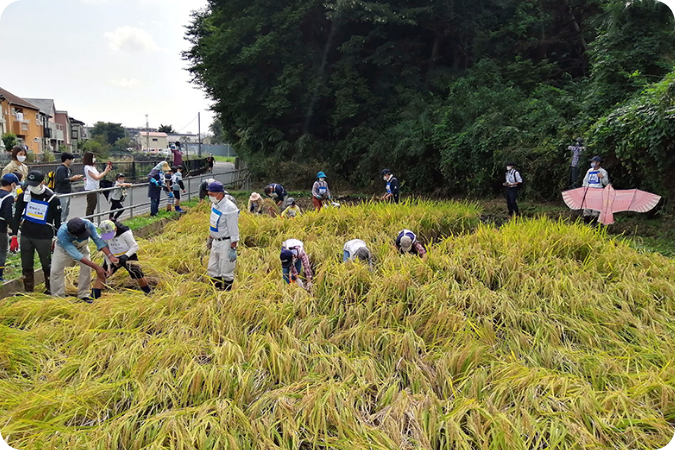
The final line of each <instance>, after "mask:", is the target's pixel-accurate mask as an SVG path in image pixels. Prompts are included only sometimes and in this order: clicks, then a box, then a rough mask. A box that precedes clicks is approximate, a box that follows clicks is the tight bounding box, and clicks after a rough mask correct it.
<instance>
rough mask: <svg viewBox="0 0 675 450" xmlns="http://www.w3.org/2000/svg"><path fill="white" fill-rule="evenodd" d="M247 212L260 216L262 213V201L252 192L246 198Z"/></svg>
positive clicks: (258, 195)
mask: <svg viewBox="0 0 675 450" xmlns="http://www.w3.org/2000/svg"><path fill="white" fill-rule="evenodd" d="M248 212H250V213H251V214H262V212H263V201H262V197H260V194H258V193H257V192H254V193H252V194H251V196H250V197H249V198H248Z"/></svg>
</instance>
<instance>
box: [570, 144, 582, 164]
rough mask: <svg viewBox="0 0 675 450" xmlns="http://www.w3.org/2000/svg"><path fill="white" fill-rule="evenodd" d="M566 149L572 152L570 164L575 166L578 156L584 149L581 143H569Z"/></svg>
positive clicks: (577, 162)
mask: <svg viewBox="0 0 675 450" xmlns="http://www.w3.org/2000/svg"><path fill="white" fill-rule="evenodd" d="M567 149H568V150H569V151H571V152H572V163H571V164H570V166H571V167H576V166H577V165H578V164H579V157H580V156H581V154H582V153H583V152H584V150H586V149H585V148H584V147H583V146H581V145H570V146H569V147H567Z"/></svg>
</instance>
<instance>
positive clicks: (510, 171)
mask: <svg viewBox="0 0 675 450" xmlns="http://www.w3.org/2000/svg"><path fill="white" fill-rule="evenodd" d="M521 184H523V178H522V177H521V176H520V173H519V172H518V171H517V170H516V164H515V163H512V162H510V163H507V164H506V182H505V183H504V186H505V187H506V207H507V208H508V209H509V216H513V215H514V214H515V215H520V210H519V209H518V203H516V199H517V198H518V190H519V189H520V185H521Z"/></svg>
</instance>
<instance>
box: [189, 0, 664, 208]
mask: <svg viewBox="0 0 675 450" xmlns="http://www.w3.org/2000/svg"><path fill="white" fill-rule="evenodd" d="M674 36H675V35H674V33H673V16H672V14H671V13H670V11H669V9H668V8H667V7H666V6H665V5H663V4H661V3H660V2H658V1H655V0H639V1H638V0H636V1H632V2H629V3H626V2H625V1H624V0H620V1H619V0H616V1H615V0H558V1H549V0H483V1H481V2H476V1H475V0H453V1H447V0H443V1H441V0H386V1H384V0H382V1H362V0H349V1H346V0H329V1H325V0H322V1H319V0H302V1H301V0H276V1H269V0H246V1H243V0H209V2H208V7H207V8H206V9H205V10H203V11H200V12H195V13H194V14H193V18H192V21H191V24H190V26H189V27H188V29H187V32H186V38H187V39H188V40H189V42H190V44H191V47H190V49H189V50H188V51H187V52H185V53H184V57H185V59H186V60H188V61H189V64H190V68H189V70H190V72H191V73H192V75H193V77H194V82H195V83H197V84H198V85H199V86H201V87H202V88H203V89H204V90H205V91H206V92H207V94H208V95H209V96H210V97H211V98H212V99H213V100H214V102H215V104H214V110H215V111H216V113H217V114H218V118H219V120H220V122H221V124H222V130H223V136H224V137H225V138H226V139H227V140H228V141H230V142H231V143H232V144H234V145H236V147H237V149H238V152H239V154H240V155H241V156H243V157H244V158H245V159H247V160H248V161H249V163H250V167H251V168H252V169H253V170H254V171H256V172H257V173H258V174H259V175H266V174H271V173H275V174H277V176H276V178H275V179H276V180H279V175H278V174H279V172H280V170H279V168H282V170H281V172H282V173H284V170H283V169H286V170H285V173H287V174H289V175H296V174H298V173H302V168H303V166H306V167H307V170H306V171H304V172H306V173H305V175H304V176H305V177H307V178H310V179H311V178H312V177H313V175H314V174H313V173H312V170H310V169H311V168H313V167H316V166H317V164H322V167H324V168H326V170H329V171H330V172H331V173H332V174H334V175H338V176H342V177H347V178H349V179H350V180H351V181H352V182H353V183H354V184H355V185H361V186H364V185H367V184H369V183H371V180H375V181H377V177H376V175H377V174H378V172H379V169H381V168H383V167H388V168H390V169H392V170H394V171H396V172H397V173H398V174H399V175H400V176H401V178H402V179H403V180H405V181H406V185H407V186H406V187H407V188H408V189H414V190H419V191H429V190H434V189H440V190H442V191H444V192H458V193H475V194H483V193H488V192H492V191H493V190H494V189H496V188H497V187H498V186H499V185H500V183H501V181H500V179H499V177H500V171H502V170H503V164H504V162H505V161H506V159H515V160H516V161H517V162H519V163H520V165H521V166H522V169H523V172H524V173H527V174H528V186H529V187H530V191H531V192H532V193H537V194H538V195H541V196H545V197H551V196H553V195H555V193H556V192H557V191H558V189H559V187H561V186H562V185H563V183H564V180H565V171H566V170H567V163H566V158H567V155H566V148H567V146H568V145H569V144H570V143H571V140H572V139H573V138H575V137H577V136H579V135H587V137H588V141H590V142H589V143H590V149H591V151H594V152H597V153H601V154H604V155H605V156H608V157H609V158H608V159H609V161H610V167H609V168H610V169H614V170H615V172H616V173H617V174H619V175H620V177H619V178H618V179H617V180H616V183H618V186H622V183H624V184H629V183H638V184H639V177H637V176H636V174H637V172H635V170H636V169H635V166H634V165H633V164H632V163H628V162H626V160H624V159H621V158H618V157H614V156H615V154H616V151H617V145H616V143H612V142H610V141H608V140H607V139H606V138H605V137H602V133H600V131H598V130H604V129H605V128H602V127H601V126H600V125H596V122H598V121H603V120H604V122H603V123H606V122H607V119H603V117H604V116H605V115H606V114H615V115H616V114H619V113H620V111H615V108H617V107H618V106H619V105H621V104H624V103H630V104H637V103H640V100H635V97H640V96H642V95H647V96H649V97H650V98H653V97H654V96H655V95H658V93H654V92H652V91H649V92H647V90H649V89H650V85H651V84H652V83H656V82H659V81H660V80H662V79H663V78H664V77H665V76H666V75H667V74H668V73H669V72H670V71H671V70H672V66H673V63H672V59H671V56H670V54H671V50H670V49H671V48H672V45H673V44H674V43H675V38H674ZM631 102H633V103H631ZM663 120H666V119H663ZM654 130H656V131H648V133H653V135H652V140H651V141H649V143H650V144H649V145H660V144H658V143H657V142H656V141H658V139H657V138H656V137H655V136H658V135H659V133H661V132H660V131H658V130H657V129H656V128H655V129H654ZM670 132H671V131H670V128H668V129H667V131H665V132H664V133H663V134H662V135H661V138H660V139H661V140H664V139H667V138H671V139H672V138H674V137H675V135H668V133H670ZM596 134H597V135H598V139H597V140H596V139H595V136H596ZM654 139H655V140H654ZM645 161H646V160H645ZM284 162H286V164H284ZM664 163H665V167H664V169H663V170H664V173H667V172H668V171H669V170H672V168H673V166H672V162H671V163H668V162H665V161H664ZM612 164H613V165H615V166H616V167H611V165H612ZM668 164H671V165H670V166H669V165H668ZM292 168H295V169H292ZM297 168H300V170H298V169H297ZM293 170H295V172H294V171H293ZM558 180H560V182H558ZM298 181H300V180H298ZM654 189H656V190H660V191H661V193H663V192H664V190H665V189H666V188H665V184H664V183H663V180H661V181H660V182H658V183H656V184H655V186H654Z"/></svg>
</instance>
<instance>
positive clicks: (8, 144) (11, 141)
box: [2, 133, 18, 152]
mask: <svg viewBox="0 0 675 450" xmlns="http://www.w3.org/2000/svg"><path fill="white" fill-rule="evenodd" d="M2 142H3V143H4V144H5V150H6V151H8V152H9V151H12V149H13V148H14V147H15V146H16V144H17V142H18V141H17V140H16V134H14V133H5V134H3V135H2Z"/></svg>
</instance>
